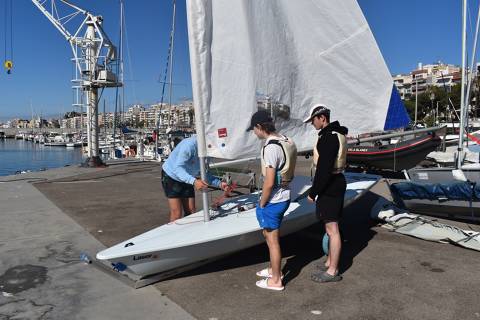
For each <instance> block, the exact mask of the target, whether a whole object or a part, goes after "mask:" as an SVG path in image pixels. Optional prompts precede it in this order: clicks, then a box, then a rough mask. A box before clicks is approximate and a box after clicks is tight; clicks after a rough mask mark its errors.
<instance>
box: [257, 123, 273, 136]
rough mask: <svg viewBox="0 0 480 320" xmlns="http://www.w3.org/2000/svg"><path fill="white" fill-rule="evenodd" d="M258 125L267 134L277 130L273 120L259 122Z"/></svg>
mask: <svg viewBox="0 0 480 320" xmlns="http://www.w3.org/2000/svg"><path fill="white" fill-rule="evenodd" d="M258 125H259V126H260V128H261V129H262V130H263V131H265V132H266V133H268V134H270V133H273V132H275V131H277V129H275V124H274V123H273V122H265V123H259V124H258Z"/></svg>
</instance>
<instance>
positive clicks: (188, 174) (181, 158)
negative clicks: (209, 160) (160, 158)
mask: <svg viewBox="0 0 480 320" xmlns="http://www.w3.org/2000/svg"><path fill="white" fill-rule="evenodd" d="M162 169H163V171H165V173H166V174H167V175H168V176H169V177H170V178H172V179H175V180H177V181H180V182H184V183H188V184H193V183H194V182H195V177H199V176H200V159H199V158H198V148H197V138H196V136H195V135H193V136H191V137H190V138H186V139H183V140H182V141H181V142H180V143H179V144H178V145H177V146H176V147H175V149H173V151H172V153H170V155H169V156H168V159H167V161H165V163H164V164H163V166H162ZM207 179H208V183H209V184H210V185H212V186H215V187H220V183H221V181H220V180H219V179H217V178H215V177H213V176H212V175H210V174H208V173H207Z"/></svg>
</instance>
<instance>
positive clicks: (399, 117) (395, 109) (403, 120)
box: [383, 85, 410, 130]
mask: <svg viewBox="0 0 480 320" xmlns="http://www.w3.org/2000/svg"><path fill="white" fill-rule="evenodd" d="M409 123H410V117H409V116H408V113H407V109H405V105H404V104H403V101H402V98H401V97H400V94H399V93H398V90H397V87H395V85H393V86H392V95H391V96H390V103H389V105H388V112H387V119H386V120H385V126H384V127H383V130H393V129H398V128H405V127H406V126H407V125H408V124H409Z"/></svg>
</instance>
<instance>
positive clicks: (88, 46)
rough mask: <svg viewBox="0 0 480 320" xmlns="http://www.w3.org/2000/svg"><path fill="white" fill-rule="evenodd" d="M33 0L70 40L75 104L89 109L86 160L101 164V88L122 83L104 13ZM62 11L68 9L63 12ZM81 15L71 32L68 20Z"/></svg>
mask: <svg viewBox="0 0 480 320" xmlns="http://www.w3.org/2000/svg"><path fill="white" fill-rule="evenodd" d="M31 1H32V2H33V4H34V5H35V6H36V7H37V8H38V9H39V10H40V12H41V13H42V14H43V15H44V16H45V17H47V19H48V20H49V21H50V22H51V23H52V24H53V25H54V26H55V28H57V30H58V31H60V33H61V34H62V35H63V36H64V37H65V39H66V40H67V41H68V42H69V43H70V46H71V49H72V53H73V61H74V63H75V70H76V75H75V78H74V79H73V80H72V82H73V83H74V86H73V89H74V91H75V93H76V94H75V97H76V98H77V101H76V102H74V106H79V107H81V108H82V113H83V107H86V109H87V141H88V157H89V159H88V160H87V164H88V165H89V166H97V165H99V164H102V161H101V160H100V157H99V152H98V100H99V97H98V89H99V88H101V89H102V90H103V89H104V88H107V87H120V86H122V85H123V84H122V83H121V81H119V80H117V75H116V74H115V72H114V71H113V70H114V68H113V67H114V65H115V64H117V63H118V61H117V59H116V56H117V54H116V47H115V46H114V45H113V43H112V42H111V41H110V38H109V37H108V35H107V34H106V33H105V31H104V30H103V28H102V23H103V18H102V16H96V15H93V14H92V13H90V12H89V11H87V10H84V9H82V8H80V7H78V6H76V5H74V4H72V3H71V2H70V1H67V0H60V3H62V4H63V6H62V8H59V6H58V5H57V1H56V0H31ZM60 3H59V4H60ZM47 8H49V9H47ZM59 9H61V10H59ZM62 9H63V10H62ZM63 11H67V12H66V13H60V12H63ZM78 17H80V18H82V17H83V18H82V19H80V24H79V25H78V27H76V28H75V29H72V30H75V31H74V32H70V31H69V29H68V28H67V24H69V25H71V24H72V23H73V21H77V20H79V18H78ZM114 130H115V128H114Z"/></svg>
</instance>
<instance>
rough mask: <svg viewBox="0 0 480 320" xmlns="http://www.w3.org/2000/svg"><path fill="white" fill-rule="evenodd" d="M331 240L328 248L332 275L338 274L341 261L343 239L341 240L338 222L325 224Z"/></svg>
mask: <svg viewBox="0 0 480 320" xmlns="http://www.w3.org/2000/svg"><path fill="white" fill-rule="evenodd" d="M325 229H326V231H327V234H328V237H329V238H330V239H329V246H328V259H327V263H328V270H327V273H329V274H330V275H336V274H337V273H338V263H339V261H340V252H341V250H342V239H341V238H340V231H339V229H338V222H327V223H326V224H325Z"/></svg>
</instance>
